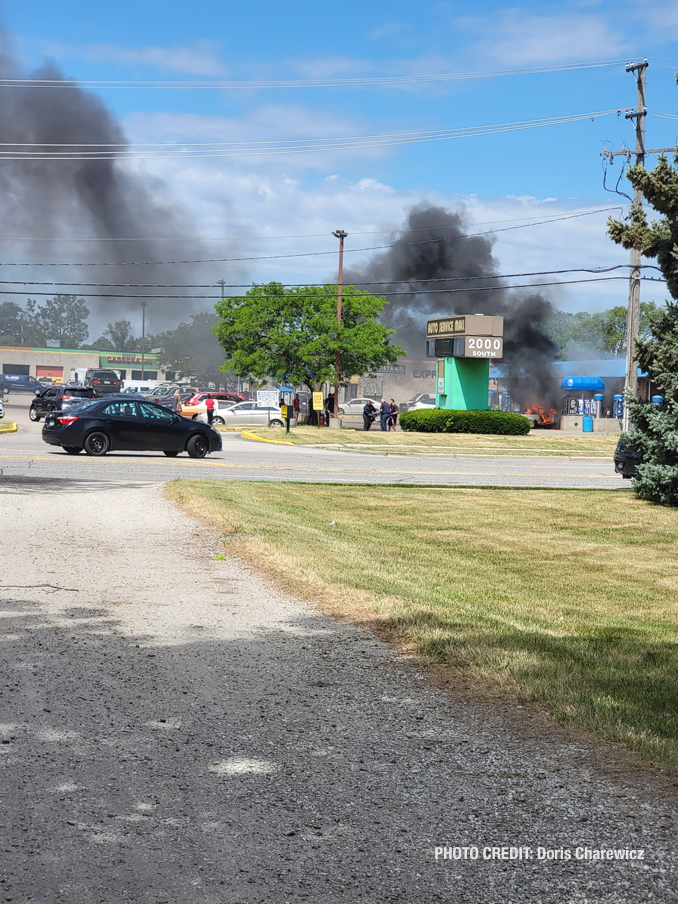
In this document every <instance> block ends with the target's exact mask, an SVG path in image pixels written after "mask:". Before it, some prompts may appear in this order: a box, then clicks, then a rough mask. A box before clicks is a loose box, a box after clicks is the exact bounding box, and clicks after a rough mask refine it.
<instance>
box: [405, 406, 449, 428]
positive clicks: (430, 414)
mask: <svg viewBox="0 0 678 904" xmlns="http://www.w3.org/2000/svg"><path fill="white" fill-rule="evenodd" d="M451 414H452V412H451V411H445V410H444V409H443V408H422V409H421V410H420V411H404V412H403V413H402V414H401V415H400V426H401V427H402V428H403V430H419V431H421V432H423V433H446V432H447V431H448V426H447V423H448V421H449V419H450V415H451Z"/></svg>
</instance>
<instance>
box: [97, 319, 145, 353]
mask: <svg viewBox="0 0 678 904" xmlns="http://www.w3.org/2000/svg"><path fill="white" fill-rule="evenodd" d="M103 334H104V336H105V337H106V338H108V339H109V340H110V341H111V343H112V345H113V348H114V350H115V351H118V352H132V351H135V349H136V348H137V347H138V345H139V341H138V340H137V339H136V338H135V337H134V333H133V332H132V324H131V323H130V321H129V320H116V321H115V323H109V324H107V325H106V329H105V330H104V333H103Z"/></svg>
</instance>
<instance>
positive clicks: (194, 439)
mask: <svg viewBox="0 0 678 904" xmlns="http://www.w3.org/2000/svg"><path fill="white" fill-rule="evenodd" d="M42 438H43V439H44V441H45V442H46V443H49V444H50V445H52V446H62V448H64V449H65V450H66V452H68V453H69V454H70V455H77V454H78V453H79V452H82V450H83V449H84V450H85V452H86V453H87V454H88V455H105V454H106V453H107V452H120V451H123V450H125V451H134V452H141V451H145V450H151V451H158V452H164V453H165V455H168V456H170V457H171V458H174V457H175V456H176V455H179V453H181V452H184V451H186V452H188V454H189V455H190V456H191V458H204V457H205V455H207V453H208V452H219V451H220V450H221V436H220V435H219V434H218V433H217V431H216V430H214V429H213V428H212V427H209V426H208V425H207V424H201V423H199V422H197V421H193V420H189V419H188V418H184V417H179V415H177V414H173V413H172V412H171V411H168V410H167V409H166V408H162V407H161V406H160V405H154V404H153V403H152V402H139V401H136V400H135V399H129V398H127V399H121V398H120V397H118V398H116V399H114V400H111V399H110V398H104V399H97V400H95V401H91V402H83V403H82V404H81V405H79V406H77V407H76V406H74V407H72V408H70V409H69V410H68V411H65V412H59V411H54V412H51V413H50V414H48V415H47V417H46V418H45V424H44V426H43V428H42Z"/></svg>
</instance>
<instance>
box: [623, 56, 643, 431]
mask: <svg viewBox="0 0 678 904" xmlns="http://www.w3.org/2000/svg"><path fill="white" fill-rule="evenodd" d="M647 66H648V63H647V60H643V61H642V63H635V64H634V63H629V64H628V65H627V66H626V71H627V72H631V73H633V77H634V78H635V80H636V85H637V86H638V96H637V99H636V109H635V112H632V113H627V114H626V119H634V120H635V124H636V166H642V165H643V164H644V163H645V117H646V116H647V107H646V106H645V80H646V76H647ZM642 203H643V195H642V193H641V192H640V191H639V189H637V188H636V190H635V191H634V192H633V204H634V206H636V207H640V206H641V205H642ZM639 328H640V251H639V250H637V249H636V248H632V249H631V269H630V270H629V308H628V313H627V315H626V379H625V380H624V391H625V394H628V393H633V395H634V397H635V396H636V395H637V394H638V365H637V364H636V362H635V359H634V356H635V352H636V336H637V335H638V330H639ZM623 428H624V430H628V429H629V406H628V405H627V404H626V401H625V402H624V420H623Z"/></svg>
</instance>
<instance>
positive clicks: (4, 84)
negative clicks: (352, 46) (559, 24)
mask: <svg viewBox="0 0 678 904" xmlns="http://www.w3.org/2000/svg"><path fill="white" fill-rule="evenodd" d="M622 62H624V61H623V60H594V61H590V62H584V63H564V64H562V65H559V66H539V67H531V68H530V67H523V68H519V69H495V70H490V71H485V72H450V73H438V74H431V75H385V76H358V77H355V78H336V79H329V78H325V79H288V80H263V79H259V80H244V79H243V80H216V79H215V80H203V81H199V80H183V81H182V80H165V81H160V80H152V81H144V80H137V79H129V80H125V79H112V80H102V79H85V80H82V81H76V80H75V79H39V78H38V79H31V78H18V79H10V78H3V79H0V88H83V87H85V88H101V89H112V88H116V89H117V88H127V89H153V90H166V91H167V90H174V91H176V90H207V89H212V90H214V89H216V90H224V89H228V90H231V89H240V88H245V89H249V90H251V89H253V88H255V89H289V88H345V87H346V88H350V87H369V86H380V85H384V86H387V85H395V86H397V85H401V84H403V85H405V84H426V83H428V82H453V81H468V80H476V79H487V78H507V77H512V76H518V75H540V74H545V73H550V72H574V71H577V70H581V69H601V68H605V67H608V66H616V65H618V64H620V63H622Z"/></svg>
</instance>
